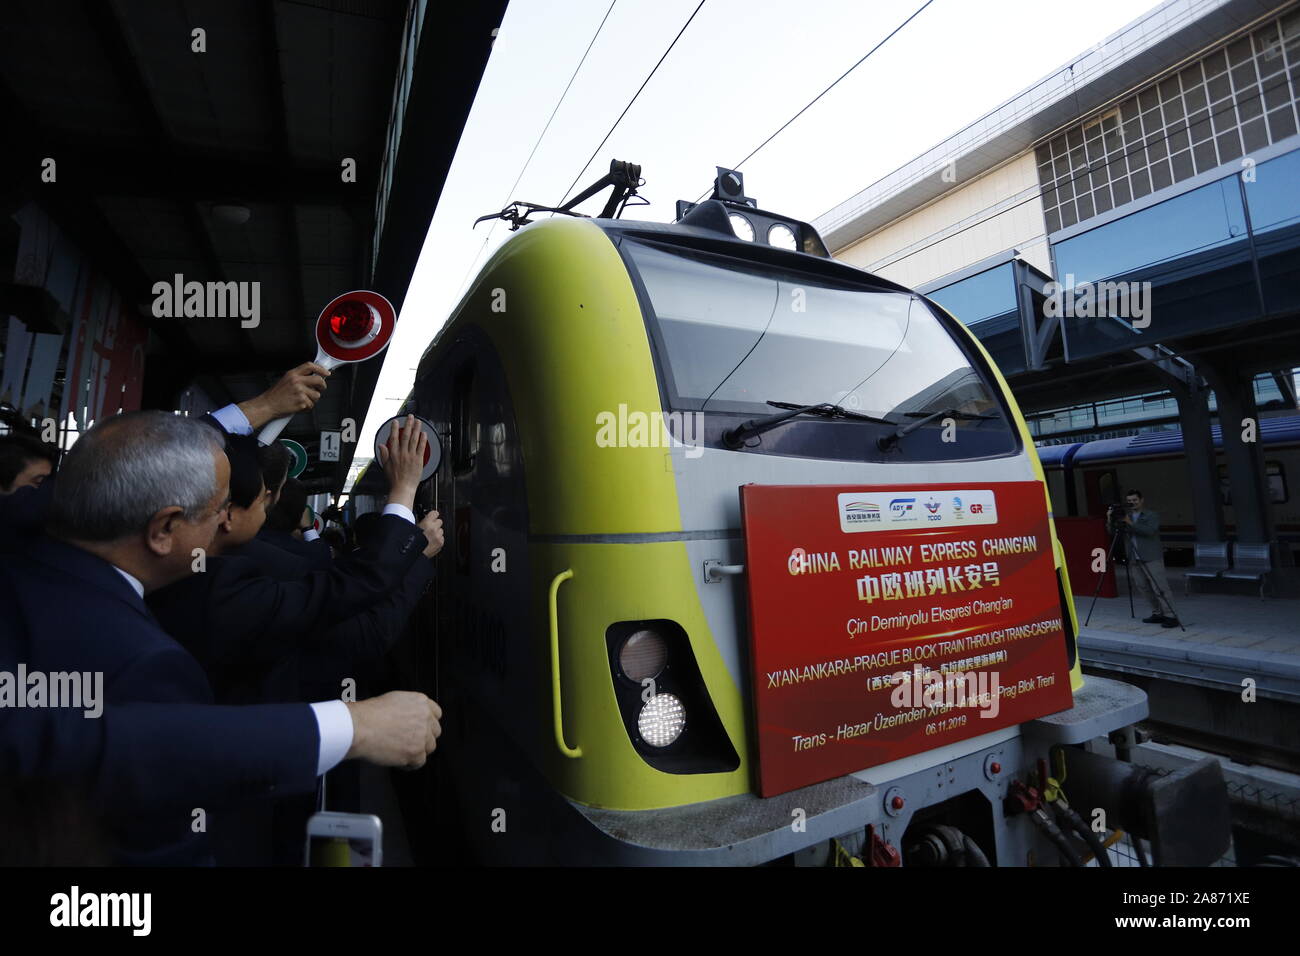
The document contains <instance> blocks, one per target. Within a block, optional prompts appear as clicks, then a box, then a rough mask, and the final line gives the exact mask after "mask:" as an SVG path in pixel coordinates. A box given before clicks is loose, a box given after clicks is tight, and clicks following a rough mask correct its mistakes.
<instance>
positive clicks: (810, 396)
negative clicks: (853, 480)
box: [622, 241, 1016, 458]
mask: <svg viewBox="0 0 1300 956" xmlns="http://www.w3.org/2000/svg"><path fill="white" fill-rule="evenodd" d="M622 249H623V251H624V252H625V254H626V255H627V257H628V259H629V260H630V261H631V263H632V264H633V265H634V267H635V271H636V273H637V274H638V275H639V277H640V279H641V283H642V285H643V292H644V295H645V297H646V298H647V299H648V300H649V306H650V310H651V311H652V313H653V315H652V316H651V320H652V326H653V332H654V338H655V339H656V347H657V350H658V352H659V357H660V364H661V372H662V374H663V376H664V379H665V386H666V389H665V390H666V392H667V393H668V399H669V403H670V404H671V405H672V407H674V408H676V409H680V410H683V411H686V410H695V411H703V412H705V413H710V412H713V413H718V414H719V415H727V414H728V413H730V414H731V415H743V416H745V417H748V418H752V417H753V416H754V415H755V414H757V415H768V414H771V413H772V412H773V411H775V410H776V408H779V407H792V406H803V405H816V404H820V403H830V404H834V405H838V406H840V407H842V408H843V409H844V410H845V411H846V412H852V413H856V415H853V416H852V417H848V418H845V419H842V420H841V421H840V422H838V423H837V424H844V423H856V424H857V426H858V427H871V428H874V429H876V430H879V429H880V428H881V427H882V426H885V425H888V424H893V425H901V426H906V425H908V424H913V423H915V424H919V425H921V428H919V429H918V430H917V431H918V433H919V432H922V431H924V432H935V431H937V430H938V429H940V428H942V427H943V420H944V419H945V418H948V419H951V420H952V421H953V422H955V423H956V425H955V427H956V428H957V429H958V430H959V432H960V433H961V434H962V436H963V438H962V440H963V441H964V440H965V437H970V438H978V439H979V440H978V441H974V442H968V443H967V444H966V445H965V446H964V447H962V448H961V449H960V451H961V452H962V454H961V455H959V456H958V457H968V456H969V455H970V454H972V453H973V454H979V455H981V456H982V455H989V454H999V453H1001V454H1005V453H1007V452H1010V451H1012V450H1014V448H1015V447H1016V442H1015V440H1014V438H1013V437H1012V433H1011V428H1010V425H1009V423H1008V421H1007V418H1006V415H1005V413H1004V410H1003V406H1002V404H1001V402H1000V401H999V400H998V397H997V392H996V390H995V388H994V387H993V386H992V385H991V383H989V382H987V381H986V380H985V378H984V375H983V374H982V373H981V372H980V370H979V369H978V368H976V367H975V366H974V365H973V364H972V361H971V358H970V357H969V356H968V355H967V354H966V353H965V352H964V351H963V350H962V348H961V347H960V346H959V345H958V343H957V342H956V341H955V340H954V338H953V335H952V333H951V332H950V331H949V329H948V328H947V327H946V326H945V325H944V323H943V322H942V321H941V320H940V318H939V317H938V316H937V315H936V314H935V313H934V312H933V311H931V309H930V307H929V305H927V304H926V302H925V301H924V300H923V299H921V298H920V297H919V296H916V295H912V294H908V293H904V292H887V291H873V290H870V289H867V288H863V287H862V286H855V285H852V284H849V283H847V282H841V281H838V280H834V279H828V278H826V277H822V276H813V275H805V274H799V273H794V272H784V273H783V272H780V271H777V270H774V269H773V268H772V267H771V266H769V265H767V264H765V263H757V262H746V261H743V260H738V259H730V258H727V259H723V258H721V257H716V256H712V255H709V254H707V253H700V252H695V251H686V250H682V251H678V250H675V249H674V250H668V249H664V248H662V247H659V246H651V245H648V244H646V243H642V242H635V241H625V242H624V243H623V245H622ZM774 406H775V407H774ZM940 412H941V413H943V414H942V415H936V413H940ZM931 416H934V418H933V420H931V421H925V419H927V418H929V417H931ZM873 418H874V419H877V420H878V421H877V422H875V423H872V422H871V419H873ZM801 421H802V420H801ZM809 424H813V423H809ZM903 444H904V445H915V444H917V443H916V442H915V441H914V440H909V441H904V442H903ZM922 444H924V443H922ZM949 444H950V445H951V443H949ZM938 451H942V449H933V448H931V450H930V453H923V454H922V455H920V456H919V457H931V458H933V457H954V455H953V454H952V453H953V452H956V451H958V449H956V448H952V447H949V448H948V449H947V450H946V451H947V452H948V453H947V454H942V455H940V454H936V453H935V452H938ZM833 457H842V456H841V455H834V456H833Z"/></svg>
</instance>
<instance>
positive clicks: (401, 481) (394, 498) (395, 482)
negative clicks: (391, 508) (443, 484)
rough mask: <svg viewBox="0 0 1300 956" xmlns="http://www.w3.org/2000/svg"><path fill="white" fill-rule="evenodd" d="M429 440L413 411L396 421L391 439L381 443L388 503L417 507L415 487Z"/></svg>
mask: <svg viewBox="0 0 1300 956" xmlns="http://www.w3.org/2000/svg"><path fill="white" fill-rule="evenodd" d="M428 447H429V440H428V439H427V438H425V437H424V430H423V429H422V428H421V427H420V423H419V422H417V421H416V420H415V416H414V415H407V416H406V420H405V421H396V422H393V430H392V432H390V433H389V435H388V441H387V442H385V443H384V444H383V445H380V446H379V464H380V465H382V466H383V469H384V474H386V475H387V476H388V481H389V489H388V503H389V504H390V505H405V506H406V507H407V508H409V509H411V510H414V509H415V490H416V488H418V487H419V485H420V472H422V471H424V453H425V450H426V449H427V448H428Z"/></svg>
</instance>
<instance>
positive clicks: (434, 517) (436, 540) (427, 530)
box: [420, 511, 445, 558]
mask: <svg viewBox="0 0 1300 956" xmlns="http://www.w3.org/2000/svg"><path fill="white" fill-rule="evenodd" d="M420 530H421V531H423V532H424V536H425V537H426V538H428V539H429V544H428V547H426V548H425V549H424V556H425V557H426V558H431V557H433V556H434V555H435V554H437V553H438V552H439V551H441V550H442V546H443V544H444V543H445V536H444V535H443V532H442V518H441V517H440V516H439V515H438V512H436V511H430V512H429V513H428V514H427V515H425V516H424V517H423V518H421V519H420Z"/></svg>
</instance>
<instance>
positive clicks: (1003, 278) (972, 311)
mask: <svg viewBox="0 0 1300 956" xmlns="http://www.w3.org/2000/svg"><path fill="white" fill-rule="evenodd" d="M929 297H930V298H931V299H934V301H935V302H938V303H939V304H940V305H941V306H943V307H944V308H945V309H947V310H948V311H949V312H951V313H952V314H953V315H955V316H956V317H957V318H959V319H961V321H962V322H964V323H966V324H967V325H974V324H976V323H978V322H982V321H983V320H985V319H988V318H992V317H993V316H997V315H1003V314H1004V313H1007V312H1015V311H1017V308H1018V307H1017V305H1016V280H1015V273H1014V270H1013V267H1012V264H1011V263H1010V262H1007V263H1004V264H1003V265H1000V266H996V267H994V268H992V269H988V270H986V271H984V272H981V273H979V274H978V275H973V276H971V277H970V278H969V279H962V280H961V281H960V282H954V283H953V284H952V285H948V286H944V287H943V288H941V289H935V290H934V291H933V292H930V293H929Z"/></svg>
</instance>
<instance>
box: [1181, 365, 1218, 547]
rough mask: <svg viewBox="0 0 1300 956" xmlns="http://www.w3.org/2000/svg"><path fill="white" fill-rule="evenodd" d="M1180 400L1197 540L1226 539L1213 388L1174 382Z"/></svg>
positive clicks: (1205, 541) (1204, 541)
mask: <svg viewBox="0 0 1300 956" xmlns="http://www.w3.org/2000/svg"><path fill="white" fill-rule="evenodd" d="M1170 391H1171V392H1172V393H1173V395H1174V398H1176V399H1177V400H1178V420H1179V425H1180V427H1181V428H1182V431H1183V454H1184V455H1185V456H1186V458H1187V482H1188V486H1189V488H1190V489H1191V492H1192V514H1193V516H1194V519H1195V522H1196V540H1197V541H1200V542H1202V543H1212V542H1215V541H1226V540H1227V532H1226V531H1225V530H1224V521H1223V496H1222V495H1220V494H1219V469H1218V466H1217V465H1216V464H1215V455H1214V436H1213V434H1212V433H1211V431H1210V401H1209V399H1210V390H1209V388H1207V387H1206V386H1204V385H1201V384H1200V383H1196V384H1194V385H1192V386H1190V387H1189V386H1186V385H1183V384H1181V383H1178V384H1171V387H1170Z"/></svg>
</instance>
